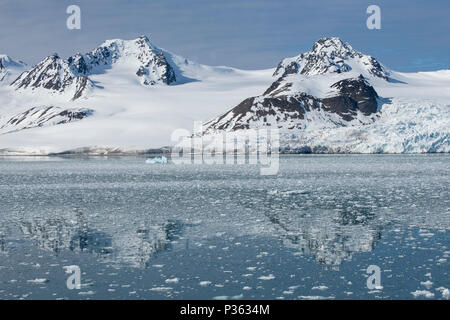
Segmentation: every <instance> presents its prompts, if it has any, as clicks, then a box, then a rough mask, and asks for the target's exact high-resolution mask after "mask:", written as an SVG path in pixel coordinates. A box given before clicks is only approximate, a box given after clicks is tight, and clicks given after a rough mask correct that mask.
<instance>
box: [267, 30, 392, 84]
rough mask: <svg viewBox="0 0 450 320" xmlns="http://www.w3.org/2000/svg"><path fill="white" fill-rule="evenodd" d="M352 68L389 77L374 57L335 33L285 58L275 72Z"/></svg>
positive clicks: (280, 74)
mask: <svg viewBox="0 0 450 320" xmlns="http://www.w3.org/2000/svg"><path fill="white" fill-rule="evenodd" d="M352 70H357V72H358V73H364V74H365V75H367V76H368V75H373V76H375V77H379V78H383V79H385V80H388V75H389V72H388V71H387V70H385V68H384V67H383V66H382V65H381V64H380V63H379V62H378V61H377V60H376V59H375V58H373V57H371V56H368V55H365V54H362V53H360V52H358V51H356V50H354V49H353V48H352V46H351V45H350V44H348V43H345V42H343V41H342V40H341V39H339V38H336V37H328V38H321V39H319V40H317V41H316V42H315V43H314V45H313V47H312V50H311V51H308V52H305V53H302V54H300V55H298V56H295V57H292V58H286V59H284V60H283V61H281V62H280V63H279V65H278V67H277V69H276V71H275V73H274V76H277V77H282V78H284V77H286V76H288V75H290V74H302V75H307V76H314V75H320V74H327V73H343V72H349V71H352Z"/></svg>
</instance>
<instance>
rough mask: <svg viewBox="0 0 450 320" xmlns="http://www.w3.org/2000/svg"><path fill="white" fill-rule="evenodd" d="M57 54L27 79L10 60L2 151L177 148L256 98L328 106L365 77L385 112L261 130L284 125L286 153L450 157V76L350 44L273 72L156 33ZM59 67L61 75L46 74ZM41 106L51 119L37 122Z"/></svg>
mask: <svg viewBox="0 0 450 320" xmlns="http://www.w3.org/2000/svg"><path fill="white" fill-rule="evenodd" d="M2 57H6V55H2ZM49 57H50V58H47V59H44V62H45V63H44V65H45V68H44V69H43V70H41V69H42V68H39V66H40V64H38V65H37V66H35V67H32V68H30V69H28V71H27V68H28V67H27V66H26V64H24V63H22V62H17V63H16V62H15V63H14V64H11V63H10V64H9V65H10V67H9V68H8V64H7V63H3V71H1V72H3V74H8V77H5V81H6V82H5V81H2V83H1V85H0V128H2V129H0V155H51V154H61V153H63V154H99V155H105V154H139V153H149V152H150V151H151V152H152V153H153V152H155V150H162V149H161V148H164V150H170V148H171V147H172V146H173V145H174V141H172V140H171V135H172V133H173V132H174V131H175V130H177V129H180V128H183V129H188V130H189V131H191V129H192V126H193V124H194V122H199V121H200V122H203V123H204V126H205V127H207V126H208V124H209V123H212V122H214V120H215V119H218V115H227V117H225V118H224V119H225V120H226V121H228V123H233V122H234V121H235V118H236V115H235V114H233V112H230V109H231V108H232V107H233V106H237V105H238V104H239V103H240V102H242V101H244V100H245V99H248V97H257V98H258V99H259V98H262V97H268V96H270V97H271V98H274V99H278V98H280V97H282V96H284V97H286V99H292V97H294V96H295V95H298V94H299V93H301V94H306V95H310V96H312V97H314V98H315V99H319V100H320V101H322V102H323V101H328V100H327V99H330V98H333V97H334V96H335V95H336V94H338V90H337V89H336V88H335V87H333V84H336V83H338V82H339V81H342V80H345V79H349V78H355V79H356V78H358V77H363V78H364V79H365V81H367V83H368V84H369V85H370V86H371V87H373V88H374V90H375V91H376V93H377V95H378V98H377V103H378V109H377V110H376V111H377V112H375V113H372V114H364V113H362V112H355V113H354V114H352V116H351V119H350V120H345V119H343V118H342V116H339V115H338V114H336V113H332V112H329V110H327V108H318V109H314V110H310V112H306V113H305V114H304V118H303V119H293V118H292V117H291V116H290V115H289V114H287V113H278V114H279V115H280V116H281V117H287V118H288V120H289V121H286V122H283V121H280V119H279V118H280V117H278V118H277V117H276V116H275V117H270V116H268V117H267V119H264V117H260V118H258V119H255V121H253V120H252V123H251V126H250V127H252V128H261V127H266V126H267V125H268V124H270V125H271V126H272V127H276V128H278V129H280V132H281V137H280V143H281V144H280V152H284V153H303V152H312V153H433V152H449V150H450V139H449V135H450V130H449V122H450V111H449V110H450V70H439V71H434V72H416V73H402V72H396V71H394V70H391V69H389V68H387V67H386V66H384V65H382V64H381V63H379V62H378V61H377V60H376V59H375V58H373V57H371V56H368V55H365V54H362V53H359V52H357V51H356V50H354V49H353V48H352V47H351V46H350V45H349V44H346V43H343V42H342V41H341V40H340V39H338V38H323V39H320V40H319V41H317V42H316V43H315V44H314V46H313V49H312V50H311V51H310V52H307V53H302V54H300V55H298V56H296V57H293V58H286V59H283V60H282V61H281V62H280V64H279V65H278V66H277V67H274V68H271V69H266V70H240V69H236V68H232V67H226V66H206V65H202V64H199V63H196V62H193V61H190V60H188V59H185V58H183V57H181V56H178V55H176V54H173V53H170V52H168V51H166V50H164V49H159V48H158V47H156V46H155V45H153V44H152V43H151V42H150V40H149V39H148V38H147V37H139V38H137V39H135V40H120V39H115V40H108V41H105V42H104V43H103V44H101V45H100V46H99V47H98V48H96V49H94V50H92V51H91V52H89V53H87V54H79V53H77V54H74V55H73V56H71V57H69V58H67V59H62V58H59V57H58V56H55V55H53V56H49ZM2 61H3V60H2ZM4 61H14V60H12V59H11V58H9V57H8V60H6V58H5V59H4ZM50 62H51V63H50ZM41 63H43V62H41ZM44 65H41V67H43V66H44ZM49 66H53V67H54V68H53V67H52V68H50V69H51V70H50V69H49V70H50V71H51V72H50V71H49V72H43V71H45V70H46V68H49ZM55 70H59V72H56V71H55ZM19 71H20V72H23V73H20V72H19ZM38 71H39V72H38ZM12 75H14V76H17V77H18V78H14V77H12ZM37 79H41V80H42V79H46V80H45V81H39V83H38V82H36V80H37ZM28 80H30V82H29V83H28ZM31 80H34V82H33V81H31ZM11 84H12V85H11ZM64 84H65V85H64ZM34 85H35V86H34ZM46 87H48V88H46ZM268 88H269V89H268ZM324 103H326V102H324ZM50 107H52V109H51V110H52V111H53V112H54V115H55V116H56V115H57V116H58V117H60V118H53V115H50V114H47V113H45V114H44V115H43V118H39V117H38V118H36V116H37V115H42V114H41V113H42V112H44V111H45V110H47V108H50ZM269 107H270V106H269ZM33 108H38V109H39V110H40V111H39V112H40V113H34V112H30V116H27V115H28V113H27V112H28V111H29V110H33ZM49 110H50V109H49ZM275 111H276V110H275ZM274 113H275V114H277V112H274ZM31 114H33V116H31ZM61 114H62V115H63V116H64V115H65V117H61ZM83 114H85V115H86V116H82V115H83ZM21 115H22V116H23V115H25V117H24V119H23V120H22V121H21V122H20V125H15V124H16V123H17V121H16V122H14V121H13V120H14V119H16V118H20V117H21ZM239 116H240V117H241V116H242V117H246V118H248V119H250V118H252V116H253V115H252V114H251V113H247V114H242V115H239ZM33 117H34V118H33ZM228 127H229V130H228V129H226V130H215V128H213V127H211V128H210V130H209V131H208V132H205V134H207V135H210V136H214V135H217V134H223V133H228V132H231V131H233V132H234V133H236V134H239V133H240V131H239V128H233V125H231V126H228Z"/></svg>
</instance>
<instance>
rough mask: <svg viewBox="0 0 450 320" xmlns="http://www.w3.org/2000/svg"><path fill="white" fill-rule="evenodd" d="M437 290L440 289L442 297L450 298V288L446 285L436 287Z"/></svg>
mask: <svg viewBox="0 0 450 320" xmlns="http://www.w3.org/2000/svg"><path fill="white" fill-rule="evenodd" d="M436 290H437V291H440V292H441V294H442V299H447V300H449V299H450V290H449V289H447V288H444V287H439V288H437V289H436Z"/></svg>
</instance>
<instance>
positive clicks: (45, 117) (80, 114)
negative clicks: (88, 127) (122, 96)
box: [0, 106, 94, 133]
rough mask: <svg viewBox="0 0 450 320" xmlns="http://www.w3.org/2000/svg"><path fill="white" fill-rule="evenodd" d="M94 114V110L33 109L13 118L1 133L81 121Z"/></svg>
mask: <svg viewBox="0 0 450 320" xmlns="http://www.w3.org/2000/svg"><path fill="white" fill-rule="evenodd" d="M93 113H94V111H93V110H91V109H85V108H75V109H63V108H60V107H54V106H48V107H33V108H30V109H28V110H26V111H24V112H22V113H19V114H17V115H15V116H13V117H11V118H10V119H9V120H8V121H6V123H4V124H3V125H1V126H0V133H8V132H12V131H18V130H23V129H30V128H35V127H43V126H46V125H58V124H64V123H69V122H73V121H79V120H82V119H84V118H86V117H89V116H91V115H92V114H93Z"/></svg>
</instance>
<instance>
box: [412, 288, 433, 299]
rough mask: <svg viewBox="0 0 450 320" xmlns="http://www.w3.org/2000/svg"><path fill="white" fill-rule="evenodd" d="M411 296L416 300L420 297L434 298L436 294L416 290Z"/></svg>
mask: <svg viewBox="0 0 450 320" xmlns="http://www.w3.org/2000/svg"><path fill="white" fill-rule="evenodd" d="M411 294H412V295H413V296H414V298H419V297H425V298H429V299H431V298H434V293H432V292H430V291H428V290H416V291H414V292H411Z"/></svg>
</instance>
